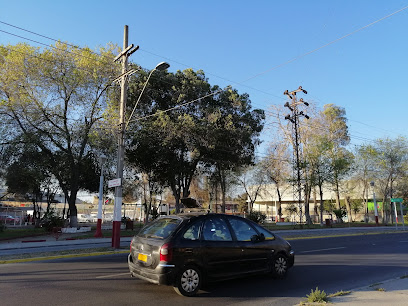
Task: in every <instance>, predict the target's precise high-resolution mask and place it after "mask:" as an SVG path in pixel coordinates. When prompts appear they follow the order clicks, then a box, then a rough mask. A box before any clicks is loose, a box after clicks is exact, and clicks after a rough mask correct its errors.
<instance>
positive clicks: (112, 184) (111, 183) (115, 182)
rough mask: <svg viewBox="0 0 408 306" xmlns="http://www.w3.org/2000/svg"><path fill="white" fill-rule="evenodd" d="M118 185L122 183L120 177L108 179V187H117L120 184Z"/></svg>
mask: <svg viewBox="0 0 408 306" xmlns="http://www.w3.org/2000/svg"><path fill="white" fill-rule="evenodd" d="M120 185H122V179H121V178H120V177H119V178H116V179H113V180H110V181H108V187H109V188H113V187H118V186H120Z"/></svg>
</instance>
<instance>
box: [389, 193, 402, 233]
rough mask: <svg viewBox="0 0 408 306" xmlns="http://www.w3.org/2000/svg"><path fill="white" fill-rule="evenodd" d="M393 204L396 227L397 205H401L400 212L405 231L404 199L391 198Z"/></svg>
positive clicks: (396, 225)
mask: <svg viewBox="0 0 408 306" xmlns="http://www.w3.org/2000/svg"><path fill="white" fill-rule="evenodd" d="M391 202H392V203H394V211H395V227H398V217H397V204H396V203H400V211H401V218H402V229H403V230H405V222H404V213H403V211H402V202H404V199H402V198H391Z"/></svg>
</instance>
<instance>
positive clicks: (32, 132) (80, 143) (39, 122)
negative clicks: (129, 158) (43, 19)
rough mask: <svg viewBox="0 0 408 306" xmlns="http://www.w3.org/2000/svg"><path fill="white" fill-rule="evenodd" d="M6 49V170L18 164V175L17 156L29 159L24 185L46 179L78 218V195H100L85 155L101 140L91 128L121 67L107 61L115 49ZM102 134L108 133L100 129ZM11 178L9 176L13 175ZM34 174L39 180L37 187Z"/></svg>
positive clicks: (1, 79) (0, 108)
mask: <svg viewBox="0 0 408 306" xmlns="http://www.w3.org/2000/svg"><path fill="white" fill-rule="evenodd" d="M9 47H12V48H0V49H1V50H2V51H1V52H2V54H1V55H2V57H1V59H2V60H1V62H0V71H1V73H0V96H1V97H2V98H3V100H2V103H0V116H1V118H0V120H2V124H3V126H5V127H6V128H7V130H8V133H7V135H6V136H7V138H6V139H3V143H4V144H6V143H7V146H8V148H7V149H10V150H12V152H13V153H14V154H10V156H9V160H8V164H9V165H13V166H16V164H15V163H18V165H17V166H18V168H19V169H21V170H24V160H23V159H22V158H21V156H23V155H24V154H27V153H30V154H31V153H33V156H32V157H33V158H32V159H30V162H31V161H32V163H33V167H28V168H27V169H26V171H25V170H24V171H23V175H24V176H25V177H27V178H28V179H29V181H27V184H28V183H29V184H30V185H32V184H36V185H38V183H41V182H42V181H43V177H42V175H43V174H44V172H46V174H47V175H46V177H47V178H52V179H53V180H57V181H58V183H59V187H60V188H61V189H62V190H63V192H64V194H66V195H67V198H68V204H69V209H70V212H71V214H72V216H76V211H77V210H76V205H75V199H76V194H77V192H78V190H79V189H81V188H82V189H88V190H91V191H96V190H97V189H98V179H97V178H98V175H97V173H96V171H95V169H96V166H95V162H94V161H93V160H92V154H91V153H90V152H91V151H92V149H93V146H94V145H95V143H96V140H95V139H96V138H98V137H97V136H99V138H103V137H102V135H103V134H102V133H99V134H98V133H97V132H95V131H98V130H97V129H95V128H96V127H98V124H100V122H101V121H102V119H103V113H104V111H105V109H106V104H107V101H108V99H109V94H108V88H109V87H110V85H111V77H112V76H114V75H118V74H119V71H120V66H119V65H115V64H112V61H110V60H109V59H108V60H107V58H111V59H113V58H114V54H115V53H116V50H115V49H116V47H115V46H111V45H110V46H107V47H106V48H100V50H98V52H93V51H92V50H90V49H89V48H78V47H74V46H72V45H69V44H65V43H60V42H57V43H56V44H55V45H54V46H53V47H54V48H50V49H41V48H35V47H31V46H29V45H26V44H17V45H14V46H9ZM7 50H12V51H13V52H11V51H7ZM98 53H99V55H98ZM104 127H108V125H107V124H106V122H104ZM105 138H107V137H106V136H105ZM111 138H112V137H111ZM28 146H31V147H30V148H29V150H28ZM105 150H107V149H106V148H105ZM35 154H36V156H35ZM38 156H39V157H40V158H38ZM34 157H35V158H34ZM9 172H10V173H11V174H12V172H13V171H12V169H11V170H10V171H9ZM33 173H34V174H35V173H37V174H38V180H37V181H36V180H34V179H33V175H32V174H33ZM94 178H96V179H94ZM10 181H12V180H10ZM16 187H18V186H14V187H13V188H16ZM22 188H23V189H27V188H32V186H25V185H22ZM30 192H32V191H30ZM75 220H76V218H71V221H72V222H74V221H75ZM72 225H75V226H76V224H72Z"/></svg>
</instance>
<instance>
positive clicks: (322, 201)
mask: <svg viewBox="0 0 408 306" xmlns="http://www.w3.org/2000/svg"><path fill="white" fill-rule="evenodd" d="M319 194H320V225H321V226H323V209H324V200H323V188H322V184H319Z"/></svg>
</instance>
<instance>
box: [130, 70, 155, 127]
mask: <svg viewBox="0 0 408 306" xmlns="http://www.w3.org/2000/svg"><path fill="white" fill-rule="evenodd" d="M155 70H156V68H154V69H153V70H152V71H150V73H149V76H148V77H147V80H146V82H145V83H144V86H143V89H142V92H141V93H140V95H139V97H138V98H137V101H136V104H135V106H134V107H133V110H132V113H131V114H130V116H129V119H128V121H127V122H126V125H125V130H126V129H127V127H128V125H129V122H130V119H132V116H133V113H134V112H135V110H136V107H137V105H138V104H139V101H140V99H141V98H142V95H143V92H144V91H145V88H146V86H147V83H149V79H150V77H151V76H152V74H153V72H154V71H155Z"/></svg>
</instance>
